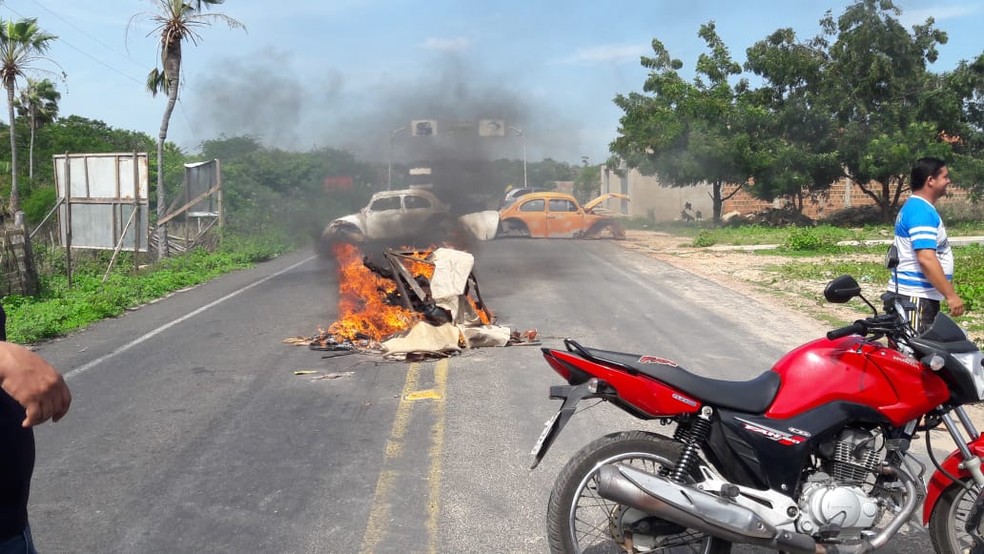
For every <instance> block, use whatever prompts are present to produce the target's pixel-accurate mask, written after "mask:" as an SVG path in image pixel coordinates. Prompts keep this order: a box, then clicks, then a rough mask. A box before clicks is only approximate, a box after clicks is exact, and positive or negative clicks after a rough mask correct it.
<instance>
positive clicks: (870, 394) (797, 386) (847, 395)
mask: <svg viewBox="0 0 984 554" xmlns="http://www.w3.org/2000/svg"><path fill="white" fill-rule="evenodd" d="M772 371H774V372H776V373H778V374H779V376H780V377H782V385H780V387H779V392H778V394H777V395H776V398H775V400H774V401H773V403H772V405H771V406H770V407H769V409H768V411H766V413H765V416H766V417H769V418H776V419H786V418H790V417H793V416H795V415H796V414H799V413H802V412H805V411H809V410H811V409H814V408H817V407H819V406H822V405H824V404H828V403H830V402H850V403H855V404H860V405H863V406H869V407H871V408H873V409H875V410H877V411H878V412H879V413H881V414H882V415H884V416H885V417H886V418H888V419H889V420H890V421H891V422H892V423H893V424H895V425H898V426H901V425H904V424H905V423H906V422H908V421H911V420H913V419H915V418H917V417H919V416H921V415H923V414H925V413H926V412H928V411H929V410H931V409H932V408H935V407H936V406H939V405H940V404H942V403H943V402H946V400H947V399H948V398H949V397H950V391H949V389H948V388H947V386H946V383H945V382H944V381H943V379H941V378H940V377H939V376H938V375H936V374H935V373H933V371H932V370H930V369H929V368H928V367H926V366H924V365H923V364H921V363H920V362H919V361H917V360H915V359H913V358H911V357H909V356H906V355H903V354H902V353H900V352H898V351H896V350H893V349H891V348H887V347H885V346H884V345H882V344H880V343H877V342H873V341H866V340H865V339H863V338H861V337H859V336H857V335H852V336H848V337H843V338H840V339H836V340H828V339H826V338H823V339H817V340H815V341H813V342H809V343H806V344H804V345H803V346H800V347H799V348H796V349H795V350H792V351H791V352H789V353H788V354H786V355H785V356H783V357H782V358H781V359H780V360H779V361H778V362H776V364H775V365H774V366H773V367H772Z"/></svg>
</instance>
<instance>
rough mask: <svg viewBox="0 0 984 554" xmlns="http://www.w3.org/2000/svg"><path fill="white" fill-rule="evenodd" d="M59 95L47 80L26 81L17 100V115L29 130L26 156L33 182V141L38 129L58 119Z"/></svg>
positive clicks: (52, 84)
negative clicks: (29, 142) (25, 121)
mask: <svg viewBox="0 0 984 554" xmlns="http://www.w3.org/2000/svg"><path fill="white" fill-rule="evenodd" d="M59 100H61V93H59V92H58V91H57V90H56V89H55V84H54V83H52V82H51V81H49V80H48V79H42V80H40V81H36V80H34V79H28V80H27V86H26V87H25V88H24V89H23V90H21V93H20V97H19V98H17V100H16V104H17V113H18V114H19V115H20V116H21V117H26V118H27V123H28V127H30V129H31V146H30V153H29V155H28V158H27V159H28V169H27V175H28V178H29V179H30V180H31V181H33V180H34V139H35V136H36V135H37V131H38V129H40V128H41V127H43V126H45V125H47V124H48V123H51V122H52V121H54V120H55V118H56V117H58V101H59Z"/></svg>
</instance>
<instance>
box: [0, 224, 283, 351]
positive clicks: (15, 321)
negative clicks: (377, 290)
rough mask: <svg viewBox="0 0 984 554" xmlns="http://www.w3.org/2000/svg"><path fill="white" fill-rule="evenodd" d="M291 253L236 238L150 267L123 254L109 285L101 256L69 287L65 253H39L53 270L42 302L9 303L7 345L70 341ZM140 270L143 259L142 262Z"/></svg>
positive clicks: (44, 279)
mask: <svg viewBox="0 0 984 554" xmlns="http://www.w3.org/2000/svg"><path fill="white" fill-rule="evenodd" d="M288 249H289V247H288V246H287V245H286V244H285V243H284V242H282V241H280V240H278V239H257V238H252V239H244V238H237V237H231V238H227V239H226V240H224V241H223V242H222V245H221V246H220V248H219V249H218V250H217V251H216V252H211V253H210V252H206V251H205V250H193V251H190V252H186V253H184V254H181V255H178V256H174V257H171V258H168V259H166V260H163V261H162V262H160V263H155V264H152V265H149V266H146V267H144V266H139V265H137V266H135V265H134V262H135V260H134V258H133V254H132V253H121V255H120V258H119V259H118V260H117V262H116V264H115V265H114V267H113V269H112V271H110V273H109V275H108V277H107V279H106V281H105V282H103V275H104V274H105V273H106V268H107V267H108V265H109V264H108V261H109V256H108V255H105V254H106V253H96V254H94V255H91V256H87V257H83V259H82V260H81V261H80V262H74V263H73V265H75V263H77V264H78V265H76V266H75V267H73V271H72V286H71V287H69V286H68V276H67V272H66V271H65V259H64V251H62V250H60V249H59V250H50V251H42V252H37V253H36V254H37V255H38V256H39V258H41V259H42V260H43V264H44V265H45V266H46V267H47V268H48V269H49V271H48V272H46V273H45V274H44V275H42V276H41V278H40V289H41V290H40V293H39V294H38V295H37V296H33V297H31V296H20V295H11V296H7V297H5V298H3V300H2V303H3V307H4V310H5V311H6V312H7V339H8V340H9V341H11V342H16V343H20V344H30V343H34V342H38V341H42V340H45V339H50V338H54V337H58V336H62V335H66V334H68V333H70V332H72V331H77V330H79V329H82V328H84V327H86V326H88V325H89V324H91V323H94V322H96V321H99V320H101V319H105V318H110V317H118V316H120V315H122V314H123V313H124V312H125V311H126V310H128V309H132V308H135V307H137V306H140V305H143V304H146V303H148V302H150V301H153V300H156V299H159V298H162V297H164V296H167V295H168V294H171V293H173V292H175V291H179V290H181V289H185V288H188V287H191V286H194V285H198V284H201V283H204V282H206V281H208V280H209V279H212V278H214V277H217V276H219V275H222V274H225V273H229V272H231V271H235V270H238V269H245V268H249V267H252V266H253V265H254V264H256V263H258V262H261V261H265V260H268V259H271V258H273V257H276V256H278V255H280V254H282V253H284V252H286V251H287V250H288ZM137 263H138V264H139V259H138V260H137Z"/></svg>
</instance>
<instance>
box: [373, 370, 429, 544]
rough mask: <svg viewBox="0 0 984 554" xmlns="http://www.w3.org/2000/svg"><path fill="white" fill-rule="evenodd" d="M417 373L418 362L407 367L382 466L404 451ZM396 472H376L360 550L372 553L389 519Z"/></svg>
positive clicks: (418, 373)
mask: <svg viewBox="0 0 984 554" xmlns="http://www.w3.org/2000/svg"><path fill="white" fill-rule="evenodd" d="M419 376H420V364H419V363H412V364H410V367H409V368H408V369H407V378H406V381H404V383H403V393H402V394H401V395H400V405H399V406H397V408H396V416H395V417H394V419H393V430H392V431H391V432H390V436H389V440H387V441H386V456H385V458H384V460H383V467H385V466H386V464H387V463H388V462H389V461H390V460H393V459H395V458H398V457H400V455H401V454H403V439H404V437H406V434H407V426H408V424H409V422H410V412H411V407H412V406H413V401H412V400H409V399H408V396H409V395H410V394H411V393H412V392H413V390H414V389H415V388H417V379H418V377H419ZM396 477H397V472H395V471H390V470H385V471H381V472H380V473H379V479H378V480H377V481H376V492H375V493H374V494H373V497H372V508H371V509H370V510H369V521H367V522H366V532H365V534H364V535H363V536H362V548H361V549H360V551H361V552H365V553H371V552H373V551H375V549H376V545H377V544H379V541H380V539H381V538H382V536H383V526H384V525H385V523H386V522H387V521H388V520H389V518H390V502H389V496H390V493H391V492H392V491H393V483H394V481H395V480H396Z"/></svg>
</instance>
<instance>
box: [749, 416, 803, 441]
mask: <svg viewBox="0 0 984 554" xmlns="http://www.w3.org/2000/svg"><path fill="white" fill-rule="evenodd" d="M735 420H736V421H740V422H741V423H742V427H743V428H744V429H745V430H746V431H751V432H752V433H758V434H759V435H762V436H763V437H765V438H767V439H770V440H773V441H775V442H778V443H779V444H782V445H784V446H794V445H797V444H800V443H802V442H803V441H804V440H806V439H805V438H803V437H799V436H796V435H791V434H789V433H784V432H782V431H779V430H777V429H772V428H770V427H765V426H762V425H759V424H758V423H753V422H751V421H748V420H747V419H742V418H740V417H736V418H735Z"/></svg>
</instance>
